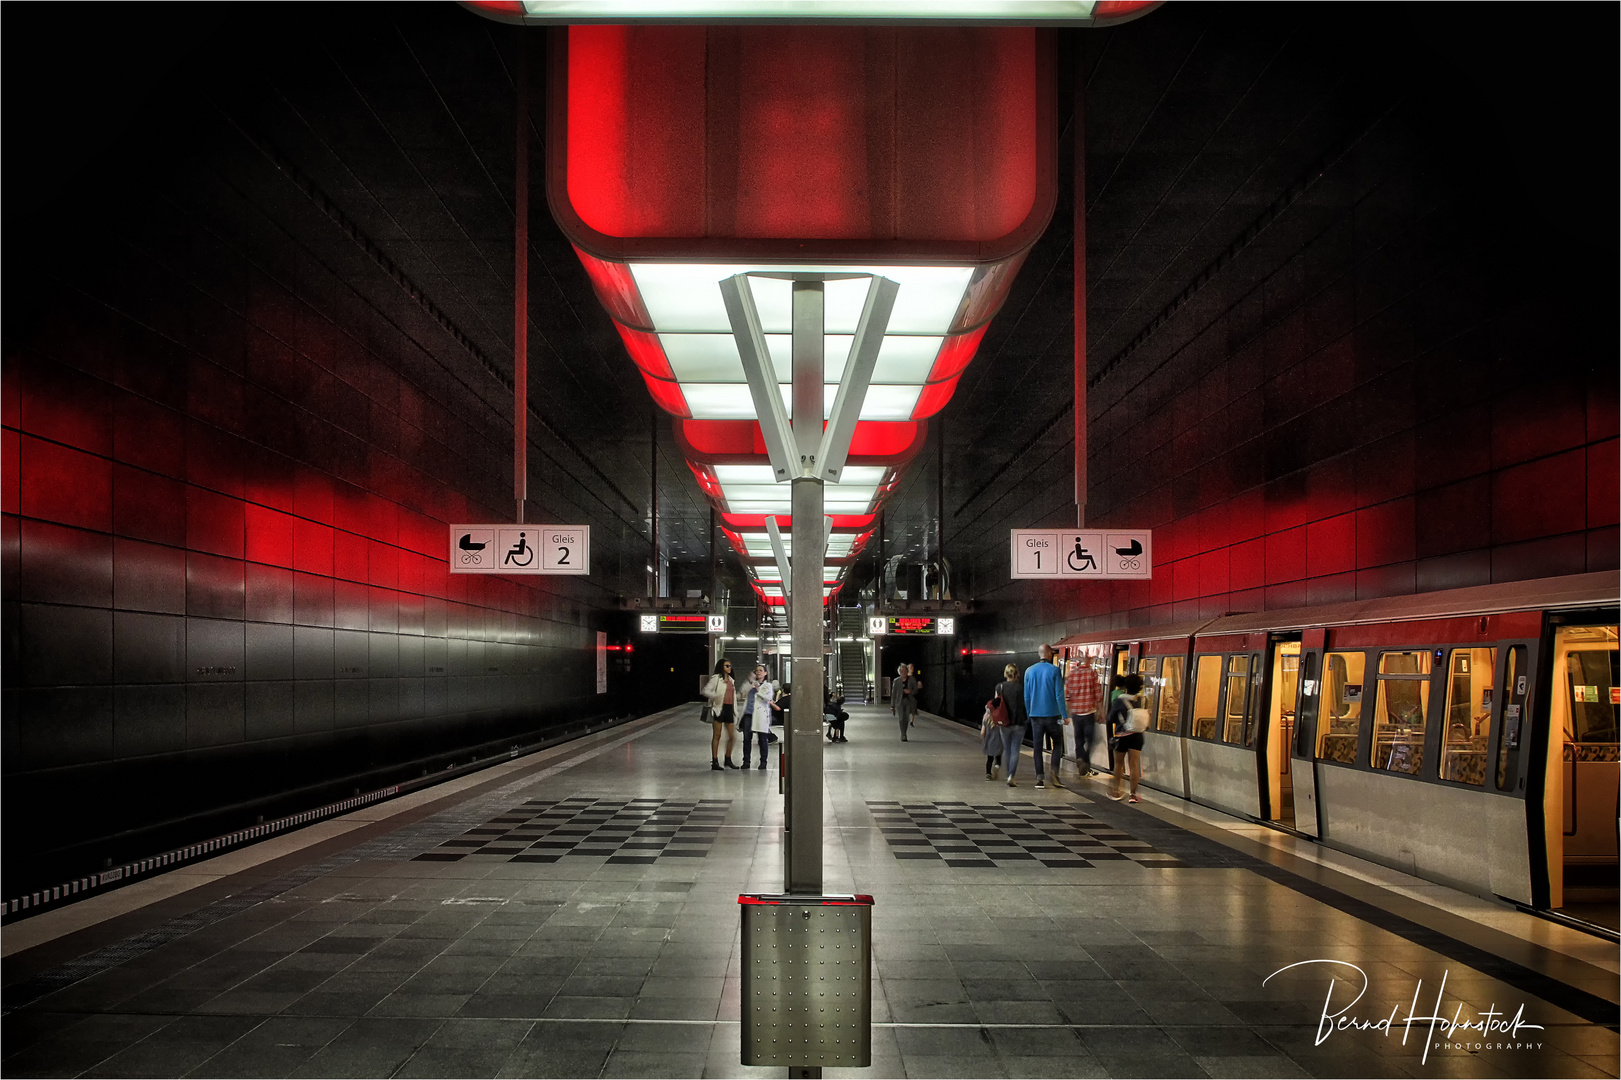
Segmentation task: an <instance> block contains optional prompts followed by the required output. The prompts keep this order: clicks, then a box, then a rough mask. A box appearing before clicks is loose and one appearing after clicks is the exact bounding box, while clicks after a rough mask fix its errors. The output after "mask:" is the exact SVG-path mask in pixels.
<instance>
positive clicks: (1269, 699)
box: [1256, 635, 1301, 829]
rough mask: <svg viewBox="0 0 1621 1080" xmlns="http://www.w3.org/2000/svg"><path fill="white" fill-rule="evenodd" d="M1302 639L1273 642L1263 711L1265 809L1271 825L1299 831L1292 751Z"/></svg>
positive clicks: (1259, 757)
mask: <svg viewBox="0 0 1621 1080" xmlns="http://www.w3.org/2000/svg"><path fill="white" fill-rule="evenodd" d="M1300 651H1301V650H1300V638H1299V636H1298V635H1294V636H1292V637H1287V638H1285V637H1283V636H1279V637H1276V638H1274V639H1273V640H1272V642H1271V658H1270V662H1269V663H1268V665H1267V667H1266V688H1267V692H1266V697H1265V698H1264V701H1263V702H1262V703H1258V704H1259V705H1260V707H1263V708H1264V709H1265V712H1264V713H1262V715H1261V717H1260V729H1261V731H1260V753H1259V754H1257V755H1256V757H1257V760H1258V763H1259V767H1260V771H1261V776H1262V783H1263V784H1264V785H1265V787H1264V788H1263V789H1262V792H1261V794H1262V796H1263V799H1262V804H1261V805H1262V808H1263V812H1264V813H1265V814H1266V819H1267V820H1268V821H1276V822H1277V823H1278V824H1280V825H1284V826H1287V827H1288V828H1290V829H1293V828H1294V827H1295V791H1294V774H1293V770H1292V769H1291V768H1290V765H1291V761H1290V758H1291V756H1292V755H1291V754H1290V748H1291V747H1292V746H1293V745H1294V741H1295V713H1296V711H1297V705H1298V702H1299V697H1300Z"/></svg>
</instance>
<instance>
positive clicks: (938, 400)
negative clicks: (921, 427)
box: [912, 377, 957, 420]
mask: <svg viewBox="0 0 1621 1080" xmlns="http://www.w3.org/2000/svg"><path fill="white" fill-rule="evenodd" d="M956 391H957V379H956V378H955V377H953V378H950V379H945V380H943V381H941V382H937V383H929V384H927V385H926V386H924V387H923V390H922V392H921V393H919V394H918V396H917V407H916V408H914V409H913V410H912V419H913V420H923V419H925V418H927V417H930V416H933V415H934V414H935V413H937V412H939V411H940V410H941V409H943V408H945V407H946V402H948V401H950V400H951V395H952V394H954V393H956Z"/></svg>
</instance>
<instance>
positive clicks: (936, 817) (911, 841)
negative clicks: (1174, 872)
mask: <svg viewBox="0 0 1621 1080" xmlns="http://www.w3.org/2000/svg"><path fill="white" fill-rule="evenodd" d="M867 809H868V810H869V811H871V812H872V816H873V819H874V820H875V821H876V822H877V823H878V828H879V830H880V831H881V832H882V833H883V835H884V838H885V839H887V840H888V841H889V848H890V851H892V852H893V853H894V855H895V858H897V859H939V860H942V861H944V862H945V864H946V865H947V866H963V867H975V866H982V867H996V866H1011V865H1017V864H1019V863H1031V862H1036V863H1040V864H1041V865H1042V866H1050V867H1054V868H1068V869H1086V868H1088V867H1090V866H1092V865H1094V864H1095V863H1097V862H1100V861H1111V860H1112V861H1130V862H1134V863H1138V864H1140V865H1142V866H1157V867H1182V866H1186V865H1187V864H1186V863H1184V862H1183V861H1182V860H1181V859H1179V858H1177V857H1176V856H1175V855H1169V854H1166V853H1165V852H1163V851H1158V850H1156V849H1155V848H1154V846H1153V845H1152V844H1148V843H1146V842H1144V841H1142V840H1139V839H1137V838H1136V837H1134V836H1131V835H1129V834H1128V833H1124V832H1122V831H1120V830H1119V829H1117V828H1116V827H1114V826H1113V825H1110V824H1108V823H1107V822H1103V821H1099V820H1098V819H1097V818H1095V817H1092V816H1091V815H1090V814H1087V813H1086V812H1085V811H1083V810H1080V809H1079V808H1076V807H1070V806H1039V805H1037V804H1035V803H1021V802H1009V803H996V804H992V805H985V806H980V805H970V804H969V803H966V802H928V803H903V802H868V803H867Z"/></svg>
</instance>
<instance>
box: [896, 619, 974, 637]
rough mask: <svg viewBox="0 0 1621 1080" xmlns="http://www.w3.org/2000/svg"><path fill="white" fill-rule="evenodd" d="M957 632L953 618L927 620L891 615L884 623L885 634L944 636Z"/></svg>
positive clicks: (955, 620)
mask: <svg viewBox="0 0 1621 1080" xmlns="http://www.w3.org/2000/svg"><path fill="white" fill-rule="evenodd" d="M956 632H957V619H956V617H955V616H949V617H946V616H942V617H939V618H928V617H924V616H915V615H891V616H890V617H889V618H888V620H886V621H885V623H884V633H886V634H911V635H913V636H918V635H930V636H945V635H947V634H955V633H956Z"/></svg>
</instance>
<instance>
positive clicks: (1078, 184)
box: [1073, 40, 1087, 529]
mask: <svg viewBox="0 0 1621 1080" xmlns="http://www.w3.org/2000/svg"><path fill="white" fill-rule="evenodd" d="M1073 123H1074V126H1075V207H1074V213H1075V242H1074V249H1075V250H1074V257H1075V270H1074V274H1075V358H1074V364H1075V399H1074V405H1075V527H1076V528H1077V529H1084V528H1086V490H1087V477H1086V445H1087V441H1086V54H1085V51H1084V50H1083V49H1082V48H1081V47H1080V42H1079V41H1078V40H1077V41H1076V44H1075V118H1074V121H1073Z"/></svg>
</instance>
